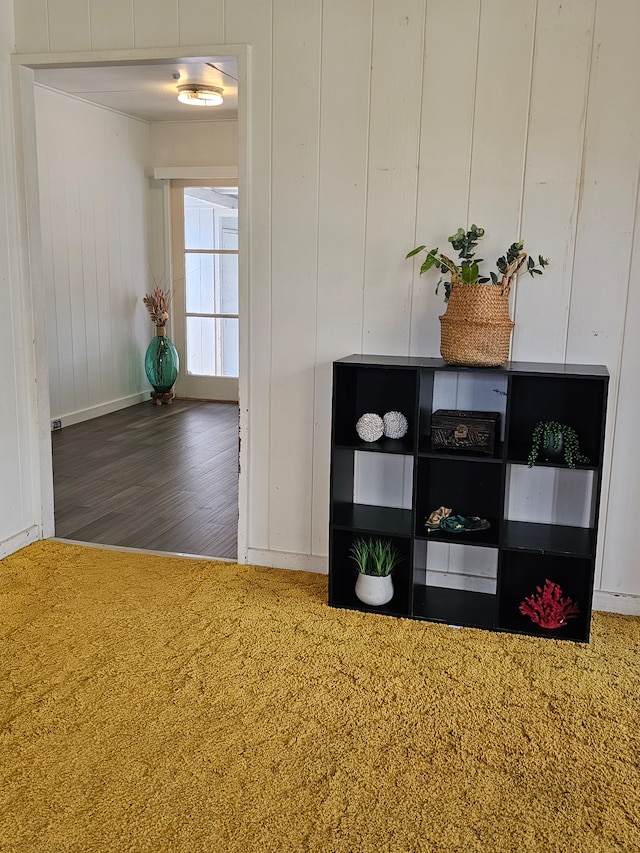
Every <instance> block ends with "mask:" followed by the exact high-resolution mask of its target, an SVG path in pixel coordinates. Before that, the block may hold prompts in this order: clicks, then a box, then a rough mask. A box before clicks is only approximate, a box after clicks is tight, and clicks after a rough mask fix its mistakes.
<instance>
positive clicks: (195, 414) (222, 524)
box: [52, 400, 238, 559]
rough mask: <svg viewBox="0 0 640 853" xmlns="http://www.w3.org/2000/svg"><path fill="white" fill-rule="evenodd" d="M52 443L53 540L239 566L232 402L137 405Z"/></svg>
mask: <svg viewBox="0 0 640 853" xmlns="http://www.w3.org/2000/svg"><path fill="white" fill-rule="evenodd" d="M52 443H53V473H54V494H55V518H56V536H58V537H61V538H64V539H74V540H77V541H79V542H92V543H95V544H101V545H118V546H121V547H123V546H124V547H129V548H147V549H151V550H156V551H172V552H179V553H184V554H198V555H205V556H209V557H226V558H229V559H236V557H237V532H238V407H237V405H236V404H234V403H208V402H201V401H196V400H174V401H173V403H172V405H169V406H168V405H164V406H154V405H153V403H152V402H151V401H149V402H148V403H139V404H138V405H136V406H131V407H129V408H127V409H122V410H121V411H119V412H114V413H113V414H110V415H104V416H103V417H100V418H94V419H92V420H90V421H85V422H83V423H80V424H73V425H71V426H67V427H63V428H62V429H61V430H57V431H56V432H54V433H53V434H52Z"/></svg>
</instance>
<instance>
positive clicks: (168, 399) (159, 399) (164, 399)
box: [151, 391, 176, 406]
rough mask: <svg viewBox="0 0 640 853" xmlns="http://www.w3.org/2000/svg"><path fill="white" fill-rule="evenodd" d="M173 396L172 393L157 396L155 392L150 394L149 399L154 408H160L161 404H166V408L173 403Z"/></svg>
mask: <svg viewBox="0 0 640 853" xmlns="http://www.w3.org/2000/svg"><path fill="white" fill-rule="evenodd" d="M175 396H176V395H175V394H174V393H173V391H167V392H166V393H165V394H158V392H157V391H152V392H151V399H152V400H153V403H154V405H155V406H161V405H162V404H163V403H166V404H167V405H168V406H170V405H171V404H172V403H173V398H174V397H175Z"/></svg>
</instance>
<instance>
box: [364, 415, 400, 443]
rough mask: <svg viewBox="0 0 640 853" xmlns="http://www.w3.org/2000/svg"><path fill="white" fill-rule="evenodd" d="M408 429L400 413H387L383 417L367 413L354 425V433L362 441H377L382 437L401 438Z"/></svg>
mask: <svg viewBox="0 0 640 853" xmlns="http://www.w3.org/2000/svg"><path fill="white" fill-rule="evenodd" d="M408 429H409V423H408V421H407V419H406V418H405V416H404V415H403V414H402V412H387V414H386V415H384V416H383V417H380V415H375V414H374V413H373V412H367V413H366V414H364V415H362V417H361V418H359V419H358V422H357V423H356V432H357V433H358V436H359V437H360V438H361V439H362V441H377V440H378V439H379V438H382V436H383V435H384V436H386V437H387V438H402V437H403V436H405V435H406V434H407V430H408Z"/></svg>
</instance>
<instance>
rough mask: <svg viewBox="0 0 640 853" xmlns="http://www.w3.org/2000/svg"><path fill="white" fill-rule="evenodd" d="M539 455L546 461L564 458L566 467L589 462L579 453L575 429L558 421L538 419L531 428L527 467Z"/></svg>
mask: <svg viewBox="0 0 640 853" xmlns="http://www.w3.org/2000/svg"><path fill="white" fill-rule="evenodd" d="M539 456H542V458H543V459H544V460H545V461H547V462H549V461H554V460H555V459H564V461H565V463H566V464H567V467H568V468H575V467H576V465H580V464H588V463H589V459H588V458H587V457H586V456H584V455H583V454H582V453H580V440H579V438H578V434H577V432H576V431H575V429H574V428H573V427H570V426H567V424H561V423H558V421H540V422H539V423H537V424H536V425H535V427H534V428H533V435H532V437H531V452H530V453H529V456H528V459H527V465H528V466H529V468H531V467H532V466H533V465H535V463H536V462H537V460H538V457H539Z"/></svg>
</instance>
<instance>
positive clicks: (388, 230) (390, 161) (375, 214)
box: [354, 0, 424, 506]
mask: <svg viewBox="0 0 640 853" xmlns="http://www.w3.org/2000/svg"><path fill="white" fill-rule="evenodd" d="M423 36H424V2H423V0H402V2H398V3H394V4H393V5H384V6H382V5H380V4H378V5H374V15H373V41H372V72H371V99H370V122H369V162H368V182H367V186H368V190H367V207H366V242H365V268H364V276H365V278H364V305H363V330H362V352H364V353H381V354H386V353H396V354H403V355H405V354H408V352H409V336H410V329H411V296H412V274H411V266H410V264H409V263H408V262H407V261H406V260H405V259H404V254H406V252H405V253H403V251H402V247H403V246H404V245H405V243H406V239H407V234H411V233H412V232H413V230H414V223H415V193H416V189H415V188H416V182H417V175H418V163H417V159H418V139H419V103H420V93H421V88H422V47H423ZM399 128H401V132H398V129H399ZM378 414H381V415H383V414H384V412H379V413H378ZM367 457H368V454H364V457H363V456H361V455H358V457H357V458H356V467H355V474H354V493H355V495H356V498H357V499H358V500H360V499H361V495H363V494H365V493H366V491H369V492H370V493H373V491H374V490H373V489H372V488H371V486H372V483H371V479H370V478H371V477H372V476H374V472H376V471H377V472H379V476H378V480H379V481H380V491H379V492H378V494H380V502H381V503H388V504H389V505H391V506H402V504H403V500H405V499H406V494H407V488H408V483H410V481H411V471H410V469H409V466H407V465H406V464H404V465H403V467H402V470H401V471H399V472H398V473H399V474H400V476H398V477H394V478H393V480H394V481H395V480H397V483H396V482H390V481H389V480H386V478H385V471H387V470H388V469H389V466H386V467H385V465H384V464H380V463H378V464H376V463H375V462H373V465H371V464H369V463H371V461H372V460H370V459H369V458H367ZM394 471H395V469H394ZM383 480H386V482H383ZM366 484H368V486H367V485H366Z"/></svg>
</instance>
